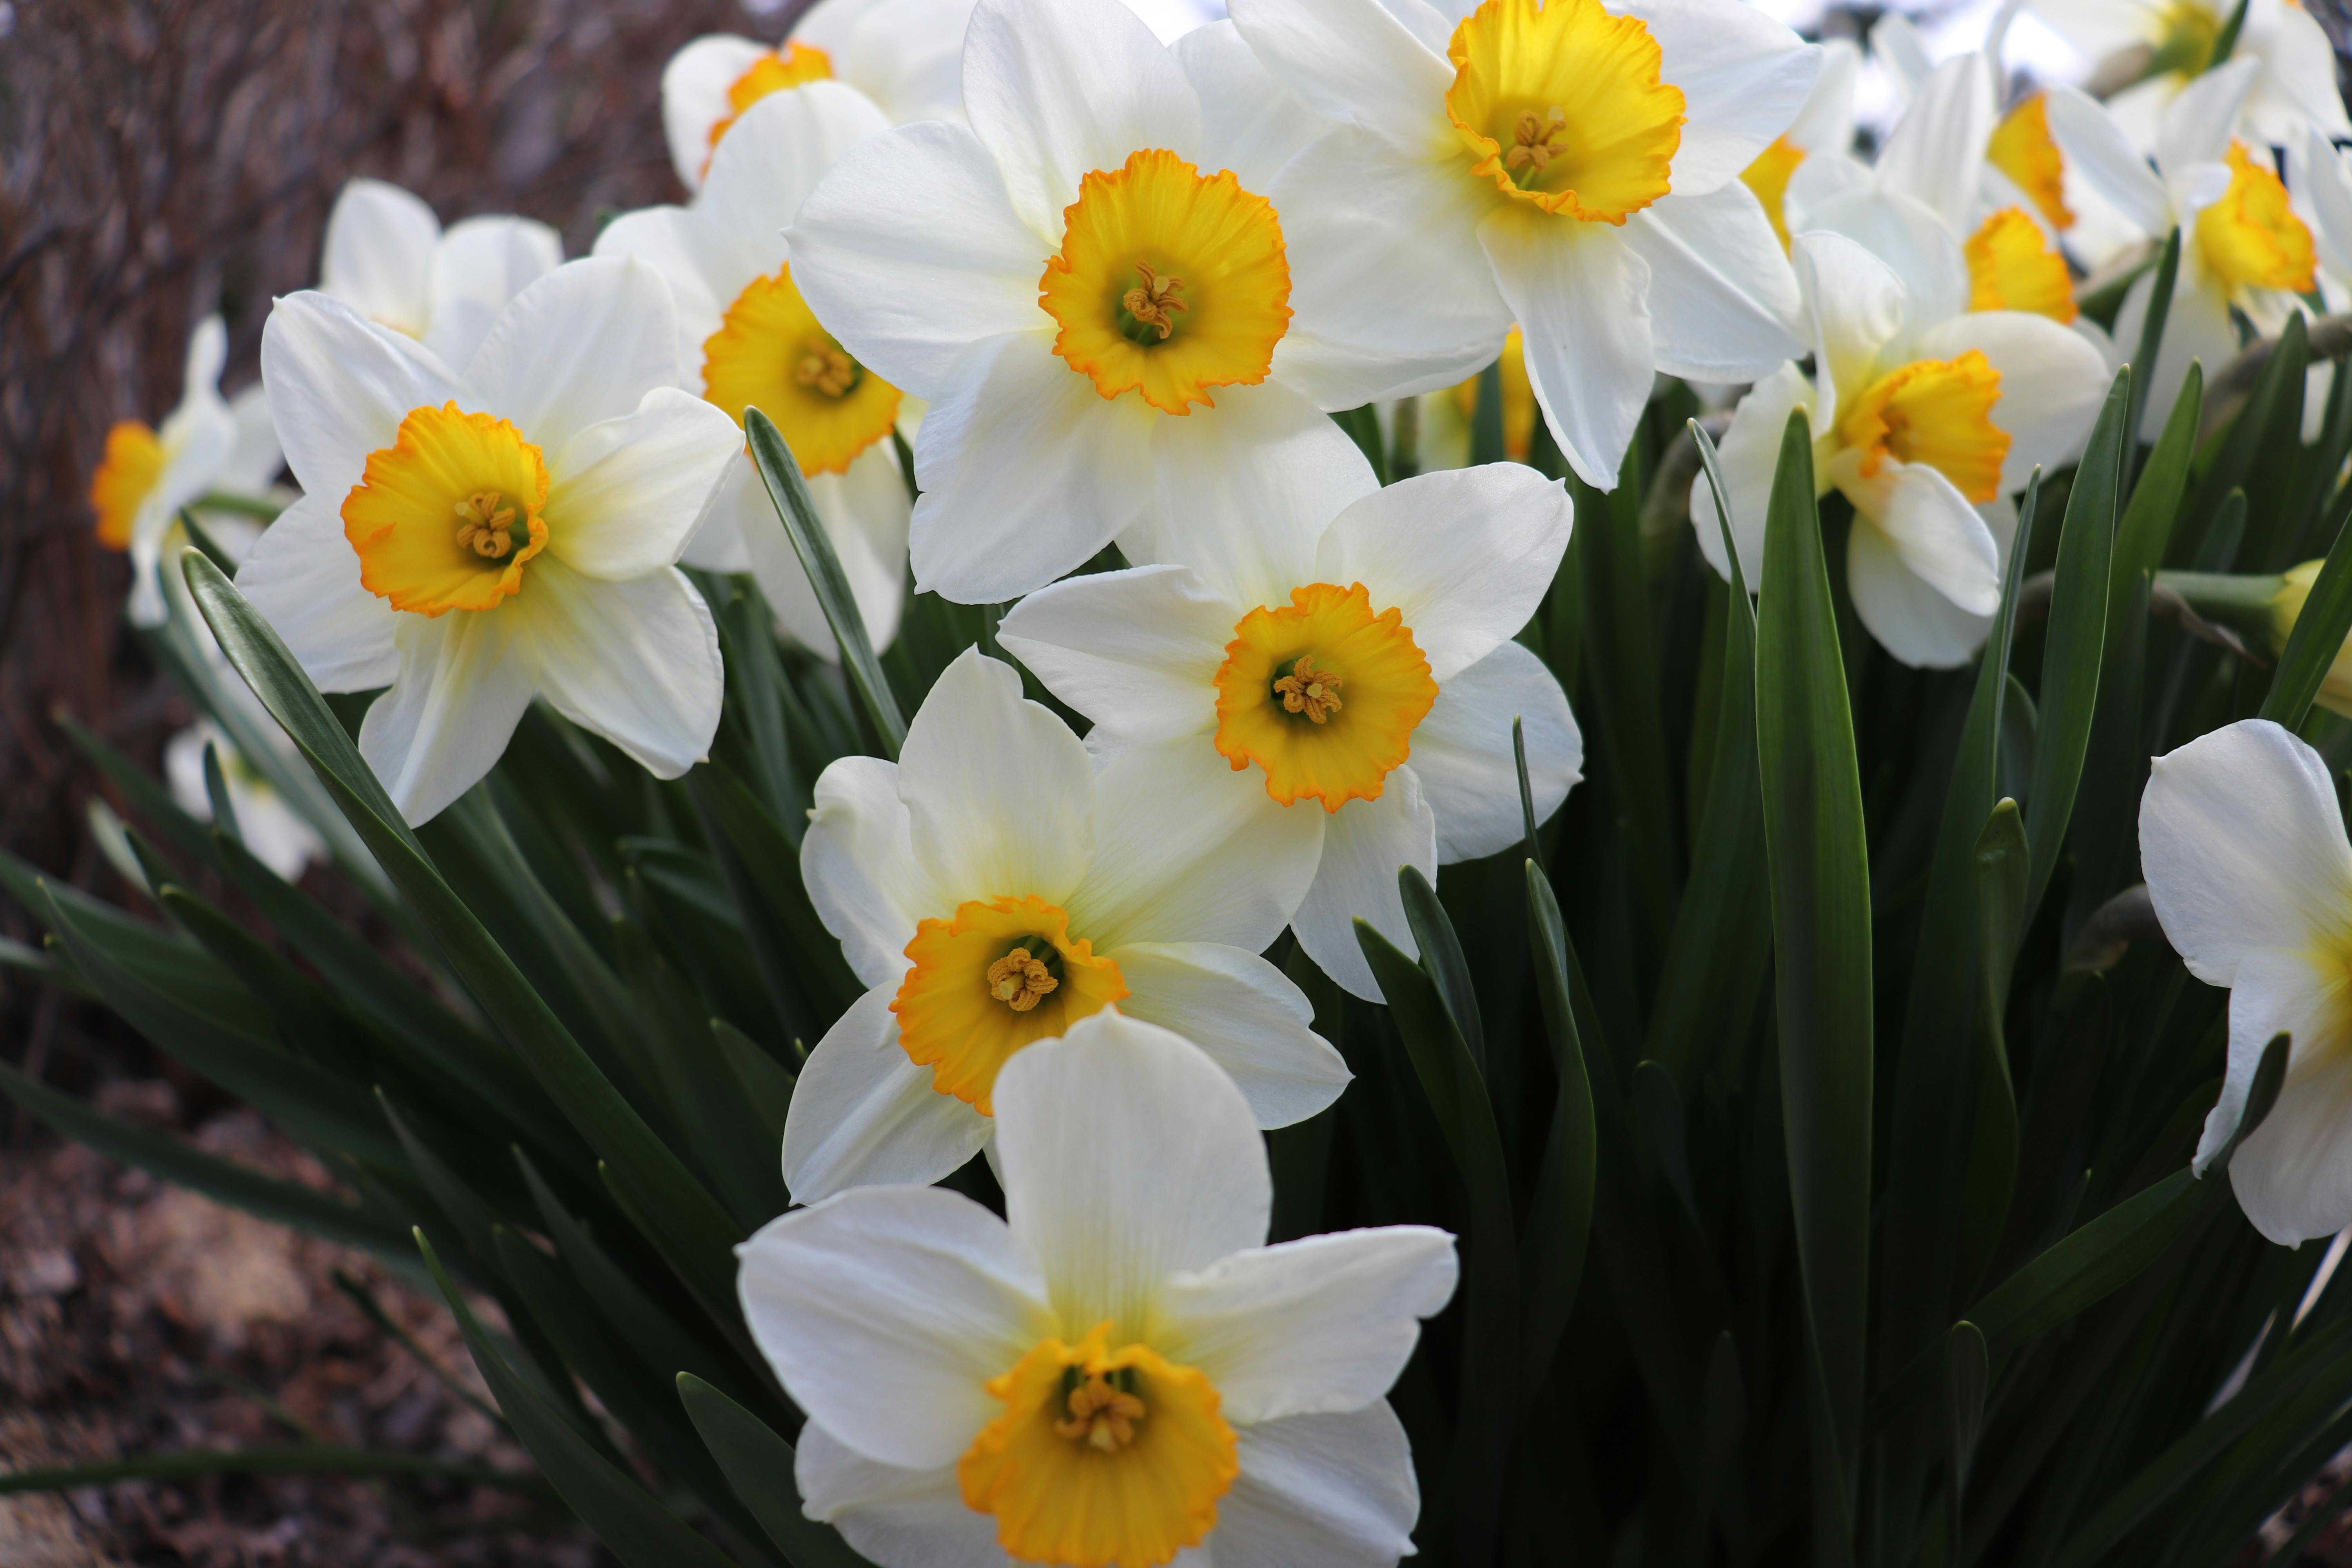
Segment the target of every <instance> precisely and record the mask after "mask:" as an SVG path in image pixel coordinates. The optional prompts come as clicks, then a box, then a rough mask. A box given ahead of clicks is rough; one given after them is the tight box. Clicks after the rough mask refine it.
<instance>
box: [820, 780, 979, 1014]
mask: <svg viewBox="0 0 2352 1568" xmlns="http://www.w3.org/2000/svg"><path fill="white" fill-rule="evenodd" d="M815 795H816V804H815V805H814V807H813V808H812V809H811V810H810V812H809V826H808V832H807V833H806V835H804V836H803V837H802V839H801V880H802V881H803V883H805V884H806V885H807V888H808V895H809V902H811V903H812V904H814V905H815V906H816V912H817V918H818V919H820V920H822V921H824V929H825V930H827V931H831V932H833V934H834V935H835V936H837V937H839V938H840V939H841V952H842V956H843V957H844V958H846V959H847V960H848V961H849V967H850V968H851V970H852V971H854V972H855V973H856V975H857V978H858V980H859V981H860V982H861V983H863V984H866V985H869V986H872V987H875V988H876V989H877V990H881V991H887V992H892V993H895V992H896V991H897V990H898V984H899V982H900V981H901V980H903V979H904V978H905V976H906V973H907V944H908V942H912V941H913V940H914V938H915V927H916V925H917V923H918V922H919V921H921V920H922V919H923V918H924V917H925V916H926V915H930V914H944V913H946V912H947V911H945V910H929V909H927V908H925V907H924V900H923V892H924V889H925V884H926V882H927V881H928V879H927V878H926V877H925V876H924V874H923V872H922V870H921V869H920V868H919V867H918V866H917V864H916V862H915V848H914V841H913V839H912V837H910V836H909V833H908V817H907V807H906V805H905V803H903V802H902V801H900V800H899V798H898V764H897V763H887V762H884V761H883V760H882V759H881V758H879V757H838V758H835V760H834V761H833V762H832V763H828V764H826V767H825V770H824V773H820V774H818V775H817V781H816V792H815Z"/></svg>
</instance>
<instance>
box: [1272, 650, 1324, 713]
mask: <svg viewBox="0 0 2352 1568" xmlns="http://www.w3.org/2000/svg"><path fill="white" fill-rule="evenodd" d="M1274 689H1275V692H1276V695H1277V696H1279V697H1280V698H1281V699H1282V710H1283V711H1284V712H1286V713H1304V714H1306V715H1307V717H1308V718H1309V719H1312V720H1313V721H1315V722H1317V723H1318V724H1328V723H1329V722H1330V721H1331V715H1332V714H1334V713H1337V712H1338V711H1339V677H1338V676H1336V675H1334V674H1332V673H1331V672H1330V671H1329V670H1328V669H1318V668H1315V656H1314V655H1313V654H1311V653H1302V654H1300V655H1299V656H1298V662H1297V664H1295V665H1293V666H1291V669H1290V673H1289V674H1288V675H1286V676H1284V677H1283V678H1282V679H1279V680H1277V681H1276V682H1275V683H1274Z"/></svg>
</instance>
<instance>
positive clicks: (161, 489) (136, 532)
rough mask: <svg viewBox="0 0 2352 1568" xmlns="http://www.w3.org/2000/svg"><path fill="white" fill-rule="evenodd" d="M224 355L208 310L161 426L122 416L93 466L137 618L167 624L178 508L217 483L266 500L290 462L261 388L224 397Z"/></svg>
mask: <svg viewBox="0 0 2352 1568" xmlns="http://www.w3.org/2000/svg"><path fill="white" fill-rule="evenodd" d="M227 357H228V333H227V331H226V329H224V328H223V327H222V325H221V320H220V318H219V317H218V316H206V317H205V319H204V320H203V321H200V322H198V323H197V324H196V330H195V331H194V333H193V334H191V336H190V337H189V339H188V357H187V360H186V362H185V368H184V371H183V373H182V374H183V380H182V384H181V390H180V403H179V406H178V407H176V408H174V409H173V410H172V412H171V413H170V414H169V415H167V416H164V419H163V425H162V426H160V427H158V426H149V425H146V424H144V423H142V421H140V420H136V419H123V420H119V421H117V422H116V423H115V425H114V426H113V427H112V428H111V429H110V430H108V431H107V433H106V451H105V455H104V457H103V458H100V462H99V465H98V468H97V470H96V471H95V472H93V473H92V474H91V475H90V480H89V504H90V510H93V511H95V512H96V513H97V514H98V542H100V544H102V545H104V546H105V547H106V548H107V549H109V550H121V551H126V552H129V553H130V556H131V604H130V615H131V624H133V625H134V626H160V625H162V624H163V616H164V609H163V587H162V584H161V583H160V582H159V580H158V579H157V577H156V565H157V563H158V562H159V561H161V560H162V559H163V555H164V552H165V551H166V550H167V549H168V548H169V546H170V544H171V542H172V541H173V539H174V538H175V537H177V536H178V532H179V515H180V509H181V508H183V507H186V506H191V505H194V503H195V502H196V501H197V500H199V499H200V498H201V497H203V496H205V495H206V494H208V493H213V492H221V493H233V494H236V495H238V496H242V497H245V498H247V499H248V500H265V499H267V498H268V494H269V490H270V482H271V481H272V480H273V479H276V478H277V476H278V469H280V468H283V467H284V466H285V459H284V458H283V457H282V456H281V455H280V454H279V452H278V436H277V432H276V430H275V429H274V428H272V426H271V425H270V422H269V406H268V402H267V400H266V399H265V398H264V397H263V395H262V392H261V388H260V387H259V386H251V387H247V389H246V390H245V391H243V392H240V393H239V394H237V395H236V397H234V398H231V399H227V400H226V401H224V400H223V398H222V397H221V395H220V374H221V365H222V363H224V362H225V361H226V359H227ZM214 521H215V523H217V521H218V520H217V519H215V520H214ZM229 531H233V532H234V533H235V534H236V540H235V542H236V543H238V544H241V543H243V542H244V539H245V538H246V537H249V532H250V530H249V525H245V524H243V523H241V522H232V523H231V524H230V525H229Z"/></svg>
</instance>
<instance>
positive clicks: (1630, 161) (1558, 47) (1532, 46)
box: [1445, 0, 1686, 224]
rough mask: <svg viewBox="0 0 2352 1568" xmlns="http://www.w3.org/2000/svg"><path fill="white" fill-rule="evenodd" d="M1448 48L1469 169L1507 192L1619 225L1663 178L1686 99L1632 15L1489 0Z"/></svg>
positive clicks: (1585, 2)
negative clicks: (1663, 73) (1662, 75)
mask: <svg viewBox="0 0 2352 1568" xmlns="http://www.w3.org/2000/svg"><path fill="white" fill-rule="evenodd" d="M1446 56H1447V58H1449V59H1451V60H1452V61H1453V62H1454V85H1453V86H1452V87H1450V88H1448V89H1446V93H1445V113H1446V117H1447V118H1448V119H1449V120H1451V121H1453V122H1454V130H1455V132H1458V133H1459V134H1460V135H1461V138H1462V141H1463V142H1464V144H1465V145H1466V146H1467V147H1468V148H1469V150H1470V153H1471V155H1472V156H1473V157H1474V158H1475V159H1476V160H1477V164H1476V167H1475V168H1474V169H1472V170H1471V173H1472V174H1473V175H1475V177H1477V178H1479V179H1484V180H1491V181H1493V182H1494V184H1495V187H1496V189H1497V190H1499V191H1500V192H1501V193H1502V194H1503V195H1505V196H1506V197H1507V198H1509V199H1510V200H1512V201H1515V202H1523V203H1527V204H1528V205H1529V206H1530V207H1531V208H1533V209H1534V210H1538V211H1541V212H1546V213H1564V214H1566V215H1567V216H1570V217H1575V218H1581V219H1582V220H1584V221H1585V222H1587V223H1607V224H1622V223H1623V222H1624V221H1625V219H1626V218H1627V217H1628V216H1631V215H1632V214H1633V213H1637V212H1639V211H1641V210H1642V209H1643V207H1645V206H1648V205H1650V204H1651V203H1652V202H1654V201H1656V200H1657V199H1658V198H1659V197H1660V196H1663V195H1665V194H1666V192H1667V190H1668V189H1669V188H1670V186H1671V184H1672V175H1673V170H1674V162H1675V153H1676V152H1677V151H1679V150H1680V148H1681V146H1682V140H1683V120H1684V114H1683V110H1684V109H1685V107H1686V102H1685V99H1684V97H1683V90H1682V89H1680V88H1678V87H1675V86H1674V85H1672V84H1671V83H1668V82H1664V81H1662V80H1660V79H1659V72H1660V70H1661V69H1662V68H1663V67H1664V63H1665V52H1664V50H1663V49H1661V48H1660V47H1658V40H1657V39H1656V38H1655V37H1652V36H1651V33H1650V29H1649V28H1648V27H1647V26H1643V24H1642V22H1641V21H1640V20H1639V19H1638V18H1636V17H1633V16H1615V15H1612V13H1610V12H1609V11H1607V10H1604V9H1603V8H1602V7H1601V0H1549V3H1548V4H1541V5H1539V4H1538V0H1486V4H1485V5H1480V6H1479V7H1478V8H1477V9H1476V10H1475V11H1473V12H1471V13H1470V15H1469V16H1465V17H1464V18H1463V20H1462V24H1461V26H1457V27H1455V28H1454V38H1453V41H1452V42H1451V43H1450V44H1449V45H1448V46H1447V48H1446Z"/></svg>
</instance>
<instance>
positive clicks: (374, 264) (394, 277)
mask: <svg viewBox="0 0 2352 1568" xmlns="http://www.w3.org/2000/svg"><path fill="white" fill-rule="evenodd" d="M440 237H441V220H440V219H438V218H436V217H435V216H433V209H432V208H431V207H429V206H426V205H425V203H424V201H423V200H422V199H421V198H419V197H416V196H413V195H409V194H408V193H407V192H406V191H404V190H402V189H401V188H400V187H399V186H398V185H393V184H385V183H384V182H383V181H382V180H352V181H350V182H348V183H346V184H344V186H343V188H342V191H341V194H339V195H337V196H336V197H335V206H334V210H333V211H332V212H330V213H329V214H328V215H327V241H326V247H325V253H324V254H323V255H322V256H321V257H320V260H319V289H320V292H322V293H325V294H329V295H331V296H332V297H334V298H335V299H338V300H341V301H343V302H344V303H345V304H347V305H349V306H351V307H352V309H353V310H357V311H358V312H359V313H360V314H361V315H362V316H364V317H366V318H367V319H368V320H370V321H380V322H382V323H383V325H385V326H387V327H390V328H391V329H392V330H393V331H396V332H404V333H406V334H407V335H408V336H410V337H413V338H422V337H423V336H424V335H425V327H426V325H427V324H428V323H429V321H430V320H431V316H432V293H431V281H432V275H433V246H434V242H435V241H436V240H438V239H439V238H440Z"/></svg>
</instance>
